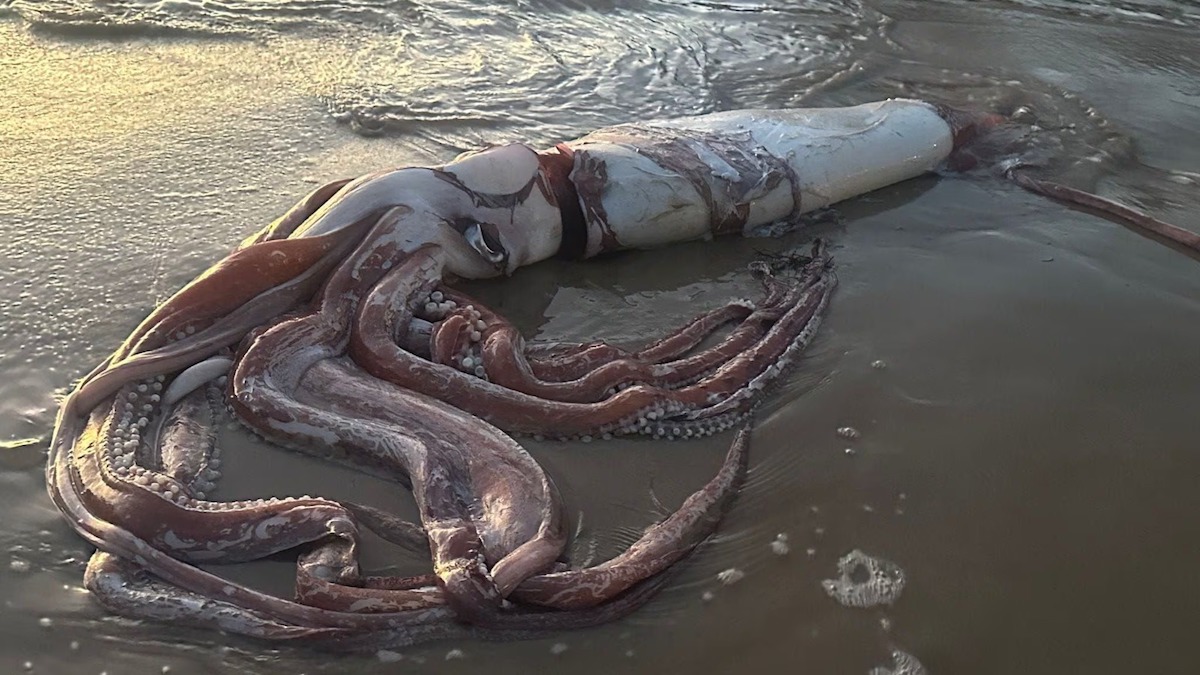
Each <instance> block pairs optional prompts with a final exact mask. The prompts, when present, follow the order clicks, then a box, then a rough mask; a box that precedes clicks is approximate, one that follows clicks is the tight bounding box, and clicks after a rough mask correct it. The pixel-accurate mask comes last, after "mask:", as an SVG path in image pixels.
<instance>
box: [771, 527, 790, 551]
mask: <svg viewBox="0 0 1200 675" xmlns="http://www.w3.org/2000/svg"><path fill="white" fill-rule="evenodd" d="M791 550H792V549H791V547H790V546H788V536H787V535H786V534H784V533H783V532H780V533H779V534H777V535H775V539H774V541H772V542H771V553H774V554H775V555H787V554H788V552H789V551H791Z"/></svg>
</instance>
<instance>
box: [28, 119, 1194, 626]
mask: <svg viewBox="0 0 1200 675" xmlns="http://www.w3.org/2000/svg"><path fill="white" fill-rule="evenodd" d="M1005 123H1006V122H1005V120H1004V118H1003V117H1001V116H998V115H991V114H983V113H971V112H966V111H961V110H956V109H952V108H949V107H946V106H942V105H935V104H930V103H926V102H922V101H914V100H888V101H881V102H876V103H868V104H863V105H859V106H855V107H850V108H839V109H833V108H830V109H794V110H746V111H732V112H722V113H714V114H709V115H703V116H698V117H689V118H681V119H673V120H658V121H651V122H643V123H637V124H624V125H619V126H615V127H610V128H607V129H602V130H599V131H596V132H593V133H591V134H589V135H586V136H584V137H582V138H580V139H578V140H575V141H571V142H567V143H561V144H558V145H556V146H554V147H552V148H548V149H542V150H539V149H535V148H532V147H530V146H528V145H524V144H520V143H515V144H509V145H502V146H497V147H492V148H488V149H485V150H482V151H478V152H472V153H467V154H464V155H461V156H459V157H457V158H456V159H454V160H453V161H451V162H449V163H447V164H444V165H441V166H436V167H405V168H398V169H389V170H384V171H380V172H377V173H372V174H369V175H365V176H362V177H359V178H356V179H354V180H338V181H334V182H331V183H328V184H326V185H324V186H322V187H320V188H318V189H316V190H314V191H313V192H311V193H310V194H308V195H306V196H305V197H304V198H302V199H301V200H300V201H299V202H298V203H297V204H296V205H295V206H294V207H292V208H291V209H290V210H289V211H288V212H287V213H285V214H284V215H282V216H281V217H280V218H279V219H278V220H276V221H275V222H273V223H271V224H270V225H268V226H267V227H265V228H263V229H262V230H261V231H259V232H257V233H255V234H254V235H252V236H251V237H249V238H248V239H246V240H245V241H243V242H242V243H241V244H240V245H239V246H237V247H236V248H235V249H234V250H233V251H232V252H231V253H229V254H228V255H227V256H226V257H224V258H223V259H221V260H220V261H218V262H217V263H215V264H214V265H212V266H211V267H209V268H208V269H207V270H205V271H204V272H203V273H202V274H200V275H199V276H198V277H196V278H195V279H194V280H193V281H192V282H190V283H189V284H187V285H186V286H185V287H184V288H182V289H180V290H179V291H178V292H176V293H175V294H174V295H172V296H171V297H170V298H169V299H167V300H166V301H165V302H163V303H162V304H161V305H159V306H158V307H157V308H155V309H154V310H153V311H152V312H151V313H150V315H149V316H148V317H147V318H146V319H145V320H144V321H143V322H141V323H140V324H139V325H138V326H137V328H136V329H135V330H134V331H133V332H132V333H131V334H130V335H129V337H128V338H127V339H126V340H125V341H124V342H123V343H122V344H121V345H120V346H119V347H117V349H116V350H115V351H114V352H113V353H112V355H111V356H110V357H108V358H107V359H106V360H105V361H104V362H103V363H101V364H99V365H98V366H97V367H96V368H95V369H94V370H93V371H92V372H91V373H89V374H88V375H86V376H85V377H83V378H82V379H80V380H79V381H78V383H77V384H76V385H75V387H74V389H73V390H72V391H71V393H70V394H69V395H68V396H67V397H66V398H65V400H64V401H63V402H62V405H61V408H60V411H59V415H58V418H57V424H56V428H55V433H54V436H53V439H52V443H51V451H50V457H49V461H48V464H47V471H46V477H47V484H48V487H49V491H50V494H51V496H52V498H53V500H54V503H55V504H56V505H57V507H58V508H59V509H60V510H61V511H62V513H63V514H64V516H65V517H66V518H67V520H68V521H69V522H70V524H71V525H72V527H74V529H75V530H76V531H77V532H78V533H79V534H80V535H81V536H82V537H84V538H85V539H86V540H87V541H89V542H90V543H91V544H92V545H94V546H95V547H96V549H97V551H96V553H95V555H94V556H93V557H92V559H91V561H90V563H89V564H88V567H87V571H86V575H85V585H86V587H87V588H88V589H89V590H90V591H91V592H92V594H93V595H94V596H95V598H96V599H97V600H98V601H99V602H100V603H101V604H102V605H104V606H105V607H107V608H109V609H111V610H113V611H116V612H119V613H122V614H126V615H130V616H134V617H139V618H150V619H157V620H164V621H174V622H180V623H186V624H192V625H202V626H209V627H215V628H219V629H222V630H225V631H227V632H233V633H240V634H245V635H250V636H254V637H259V638H266V639H275V640H288V639H296V638H305V639H306V640H310V641H312V642H313V643H314V644H320V645H325V646H329V647H337V648H356V647H375V648H377V647H379V646H384V645H387V646H398V645H407V644H412V643H415V642H420V641H424V640H431V639H438V638H447V637H486V638H517V637H523V636H529V635H537V634H542V633H545V632H547V631H552V630H561V629H565V628H574V627H582V626H589V625H594V624H597V623H601V622H605V621H611V620H614V619H616V618H619V617H621V616H623V615H625V614H627V613H629V612H631V611H633V610H635V609H636V608H638V607H639V606H641V605H642V604H644V603H645V602H646V601H647V600H648V599H649V598H651V597H652V596H653V594H654V592H655V591H656V590H658V589H659V588H661V587H662V585H663V584H664V583H665V582H666V579H667V573H668V572H669V571H670V570H671V569H672V567H673V566H674V565H675V564H676V563H677V562H679V561H680V560H681V559H683V558H685V557H686V556H687V555H689V553H691V552H692V551H693V550H694V549H695V548H696V547H697V546H698V545H699V544H700V543H701V542H703V541H704V540H705V539H706V538H707V537H708V536H709V535H711V534H712V533H713V532H714V530H715V528H716V527H717V525H718V523H719V521H720V519H721V518H722V516H723V514H724V513H725V512H726V511H727V510H728V509H729V508H730V506H731V504H732V502H733V500H734V497H735V495H736V494H737V492H738V489H739V486H740V484H741V481H742V478H743V475H744V473H745V470H746V466H747V463H748V450H749V443H750V434H751V431H750V426H751V424H752V413H753V411H754V408H755V406H756V404H757V403H758V401H759V399H760V397H761V395H762V393H763V392H764V391H765V390H766V389H767V388H768V385H770V384H771V383H772V382H773V381H775V380H776V379H778V378H779V377H780V376H781V375H782V374H783V373H784V372H786V370H787V369H788V368H789V367H790V366H791V365H792V364H795V363H796V362H797V361H798V360H799V359H800V356H801V353H802V351H803V350H804V348H805V346H806V345H807V344H808V342H809V341H810V340H811V339H812V337H813V335H814V333H815V331H816V329H817V326H818V324H819V322H820V320H821V316H822V312H823V310H824V309H825V307H826V305H827V303H828V302H829V299H830V296H831V294H832V292H833V290H834V286H835V277H834V275H833V274H832V269H833V266H832V260H831V257H830V255H829V253H828V252H827V251H826V249H825V248H824V247H823V246H821V245H820V244H819V243H818V244H816V245H814V247H813V250H812V252H811V255H809V256H807V257H806V258H804V259H803V261H802V264H801V265H800V268H799V269H798V270H795V271H794V273H793V274H790V275H781V274H777V273H775V272H773V271H772V270H771V269H770V268H769V267H767V266H763V265H757V266H753V267H752V273H753V274H754V275H755V276H756V277H757V278H758V279H759V281H760V282H761V285H762V296H761V298H759V299H758V300H756V301H747V300H734V301H731V302H729V303H728V304H726V305H724V306H722V307H718V308H716V309H713V310H710V311H708V312H705V313H703V314H701V315H699V316H697V317H695V318H694V319H692V320H690V321H688V322H686V323H684V324H683V325H681V326H679V327H678V328H676V329H675V330H673V331H670V332H668V333H667V334H665V335H662V336H659V337H658V338H657V339H655V340H653V341H652V342H650V343H649V344H645V345H641V346H639V347H637V348H628V347H621V346H617V345H612V344H608V343H606V342H600V341H598V342H593V343H585V344H557V343H555V344H547V343H529V344H527V343H526V342H525V339H524V338H523V336H522V335H521V333H520V332H519V331H518V330H517V328H516V327H515V326H514V325H513V324H512V323H511V322H510V321H508V320H507V319H506V318H505V317H503V316H501V315H500V314H499V313H497V312H496V311H494V310H492V309H490V308H488V307H487V306H485V305H484V304H483V303H481V302H479V301H478V300H475V299H473V298H471V297H469V296H468V295H466V294H465V293H463V292H462V291H461V290H458V289H456V288H455V281H456V280H473V279H489V278H494V277H501V276H506V275H510V274H512V273H513V272H514V271H516V270H517V269H519V268H521V267H523V266H526V265H532V264H534V263H537V262H539V261H542V260H545V259H547V258H550V257H553V256H565V257H570V258H576V259H579V258H591V257H594V256H598V255H601V254H604V253H607V252H610V251H616V250H621V249H631V248H652V247H660V246H665V245H668V244H671V243H673V242H680V241H687V240H693V239H705V238H711V237H717V236H722V235H728V234H744V233H748V232H750V231H751V230H753V229H754V228H756V227H759V226H762V225H764V224H768V223H771V222H774V221H779V220H782V219H794V218H796V217H797V216H799V215H800V214H802V213H806V212H810V211H813V210H816V209H820V208H824V207H827V206H829V205H831V204H834V203H837V202H839V201H841V200H844V199H847V198H850V197H853V196H855V195H859V194H863V193H866V192H869V191H871V190H875V189H878V188H881V187H884V186H886V185H889V184H892V183H895V182H898V181H901V180H905V179H908V178H912V177H915V176H917V175H920V174H922V173H925V172H928V171H931V170H934V169H936V168H938V167H940V166H942V165H944V164H945V163H946V162H948V161H956V160H963V159H964V158H966V159H970V157H969V155H968V154H967V149H968V147H969V146H970V145H971V143H972V142H973V140H974V139H975V138H976V137H977V136H979V135H980V134H986V133H988V132H989V131H990V130H991V129H994V128H996V127H999V126H1002V125H1004V124H1005ZM1010 175H1011V177H1013V178H1014V179H1015V180H1017V181H1018V182H1019V183H1021V184H1023V186H1024V187H1026V188H1028V189H1031V190H1036V191H1040V192H1042V193H1044V194H1050V195H1051V196H1054V197H1056V198H1059V199H1065V200H1068V201H1074V202H1075V203H1077V204H1082V205H1084V206H1087V207H1089V208H1093V209H1099V210H1104V211H1108V212H1109V213H1110V214H1113V213H1116V214H1117V215H1118V216H1126V217H1127V219H1132V218H1133V217H1134V216H1137V217H1140V218H1142V221H1141V226H1142V227H1144V228H1146V229H1149V230H1150V231H1152V232H1154V233H1156V234H1157V235H1158V236H1162V237H1166V238H1168V239H1171V240H1172V241H1174V242H1175V243H1177V244H1180V245H1181V246H1184V247H1189V248H1191V249H1193V250H1200V242H1198V241H1197V239H1196V238H1195V235H1192V234H1190V233H1187V232H1186V231H1182V230H1179V229H1178V228H1175V229H1171V226H1169V225H1166V224H1165V223H1161V222H1160V221H1157V220H1154V219H1152V218H1149V217H1148V216H1145V215H1144V214H1140V213H1133V212H1129V213H1125V212H1120V209H1121V208H1124V207H1120V205H1116V204H1114V203H1111V202H1107V201H1106V200H1102V199H1101V198H1099V197H1095V196H1094V195H1087V194H1086V193H1079V192H1078V191H1074V192H1072V189H1071V188H1066V187H1065V186H1058V185H1055V184H1051V183H1046V182H1043V181H1039V180H1037V179H1035V178H1032V177H1030V176H1029V175H1027V174H1025V173H1022V172H1020V171H1016V170H1014V171H1010ZM1088 200H1092V201H1090V202H1089V201H1088ZM1097 200H1098V201H1097ZM1189 237H1190V238H1189ZM227 409H228V410H229V411H231V412H232V414H233V415H234V416H235V418H236V419H237V420H238V421H239V422H240V423H242V424H243V425H245V426H246V427H248V428H249V429H250V430H252V431H253V432H254V433H256V434H259V435H261V436H263V437H265V438H267V439H269V440H270V441H271V442H273V443H276V444H279V445H282V446H285V447H287V448H293V449H296V450H298V451H302V452H307V453H312V454H316V455H318V456H320V457H325V458H330V459H333V460H337V461H343V462H349V463H351V464H354V465H357V466H366V467H371V468H373V469H377V470H379V471H382V472H384V473H385V474H387V475H392V476H396V477H397V478H398V480H401V481H404V482H406V483H407V485H408V486H409V487H410V489H411V491H412V494H413V497H414V499H415V502H416V505H417V512H418V515H419V519H418V522H406V521H403V520H401V519H400V518H398V517H396V516H394V515H392V514H388V513H384V512H382V511H379V510H377V509H373V508H371V507H367V506H364V505H359V504H353V503H348V502H340V501H336V500H333V499H328V498H323V497H320V496H302V497H284V498H274V497H272V498H265V499H257V500H252V501H236V502H226V501H218V500H215V499H214V498H213V497H212V495H213V491H214V489H215V486H216V483H217V481H218V480H219V478H220V471H221V467H220V461H221V460H220V453H219V448H218V447H217V445H216V441H215V431H214V427H215V425H217V424H219V420H220V419H221V417H222V415H224V414H226V410H227ZM727 430H733V440H732V443H731V446H730V449H729V451H728V453H727V455H726V457H725V459H724V462H723V463H722V465H721V467H720V469H719V471H718V472H717V473H716V475H715V476H714V477H713V478H712V479H711V480H710V481H709V482H708V483H707V484H705V485H703V486H701V487H700V488H699V489H697V490H696V491H695V492H694V493H693V494H692V495H691V496H690V497H688V498H687V499H686V500H685V501H684V502H683V503H682V504H681V505H680V506H679V507H678V509H677V510H676V511H675V512H674V513H672V514H671V515H670V516H669V517H667V518H666V519H664V520H662V521H661V522H659V523H657V524H655V525H654V526H652V527H651V528H649V529H648V530H646V531H645V532H644V533H643V534H642V536H641V537H640V538H639V539H638V540H637V541H635V542H634V543H633V544H632V545H630V546H629V547H628V549H627V550H625V551H623V552H621V553H620V554H619V555H617V556H616V557H614V558H612V559H610V560H607V561H604V562H601V563H599V564H596V565H593V566H588V567H575V566H572V564H571V563H570V561H568V560H566V559H565V557H564V548H565V546H566V544H567V541H568V538H569V537H568V531H567V527H566V526H565V524H564V514H563V506H562V502H561V498H560V495H559V493H558V491H557V488H556V487H555V485H554V482H553V479H552V477H551V476H549V475H548V474H547V473H546V472H545V471H544V470H543V469H542V468H541V467H540V466H539V465H538V463H537V462H535V461H534V460H533V458H532V457H531V456H530V455H529V454H528V453H527V452H526V451H525V450H524V448H522V446H521V445H520V444H519V443H518V442H517V441H516V440H514V438H513V437H512V436H510V435H509V434H522V435H540V436H548V437H555V438H564V439H583V440H592V439H596V440H601V439H605V438H609V437H612V436H617V435H626V434H637V435H645V436H649V437H652V438H670V439H686V438H693V437H698V436H707V435H710V434H717V433H722V432H725V431H727ZM362 528H368V529H371V530H373V531H375V532H377V533H379V534H380V535H381V536H383V537H384V538H386V539H389V540H391V541H393V542H395V543H398V544H400V545H402V546H405V547H407V548H409V549H411V550H414V551H418V552H421V553H422V554H424V555H428V556H429V559H430V560H431V563H432V572H431V573H429V574H426V575H422V576H415V577H388V576H372V575H367V574H363V573H362V572H361V571H360V569H359V561H358V551H359V548H360V545H361V544H360V533H361V531H362ZM293 550H295V551H297V552H298V555H297V558H296V572H295V574H296V593H295V596H294V597H278V596H274V595H271V594H268V593H264V592H261V591H258V590H254V589H251V588H249V587H246V586H243V585H241V584H238V583H234V582H232V581H229V580H226V579H223V578H221V577H220V576H217V575H215V574H213V573H211V572H209V571H205V570H204V569H201V567H199V566H198V565H200V564H205V565H208V564H213V563H226V562H238V561H248V560H255V559H259V558H263V557H266V556H269V555H273V554H276V553H280V552H283V551H293Z"/></svg>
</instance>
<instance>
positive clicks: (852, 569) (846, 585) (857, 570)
mask: <svg viewBox="0 0 1200 675" xmlns="http://www.w3.org/2000/svg"><path fill="white" fill-rule="evenodd" d="M904 582H905V578H904V570H902V569H900V566H899V565H897V564H895V563H893V562H889V561H887V560H884V559H882V558H872V557H871V556H869V555H867V554H866V553H863V552H862V551H860V550H858V549H854V550H853V551H851V552H850V553H848V554H846V555H845V556H842V558H841V559H840V560H838V578H837V579H826V580H825V581H822V582H821V586H822V587H823V588H824V589H825V592H826V593H828V594H829V597H831V598H833V599H834V600H836V601H837V602H838V604H840V605H842V606H843V607H862V608H866V607H876V606H878V605H890V604H892V603H893V602H895V601H896V599H897V598H899V597H900V592H901V591H903V590H904Z"/></svg>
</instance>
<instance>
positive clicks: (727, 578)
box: [717, 567, 746, 586]
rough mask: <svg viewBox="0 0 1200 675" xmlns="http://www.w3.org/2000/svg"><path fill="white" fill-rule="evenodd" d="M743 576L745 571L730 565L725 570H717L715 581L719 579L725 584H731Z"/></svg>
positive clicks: (744, 576) (743, 577)
mask: <svg viewBox="0 0 1200 675" xmlns="http://www.w3.org/2000/svg"><path fill="white" fill-rule="evenodd" d="M745 578H746V573H745V572H743V571H741V570H739V569H738V568H736V567H730V568H729V569H727V570H722V571H720V572H717V581H720V582H721V583H723V584H725V585H726V586H732V585H734V584H736V583H737V582H739V581H741V580H742V579H745Z"/></svg>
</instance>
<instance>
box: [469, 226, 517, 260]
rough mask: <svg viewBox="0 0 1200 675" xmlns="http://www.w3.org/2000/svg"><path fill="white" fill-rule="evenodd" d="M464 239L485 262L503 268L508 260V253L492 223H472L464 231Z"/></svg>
mask: <svg viewBox="0 0 1200 675" xmlns="http://www.w3.org/2000/svg"><path fill="white" fill-rule="evenodd" d="M463 238H464V239H466V240H467V243H468V244H470V245H471V248H473V249H475V251H476V252H477V253H479V255H481V256H483V258H484V260H487V261H488V262H490V263H492V264H493V265H496V266H498V267H499V266H502V265H503V264H504V263H505V262H506V261H507V260H508V252H507V251H505V250H504V245H503V244H501V243H500V234H499V232H497V231H496V226H495V225H493V224H491V223H472V224H471V225H469V226H467V229H465V230H463Z"/></svg>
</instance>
